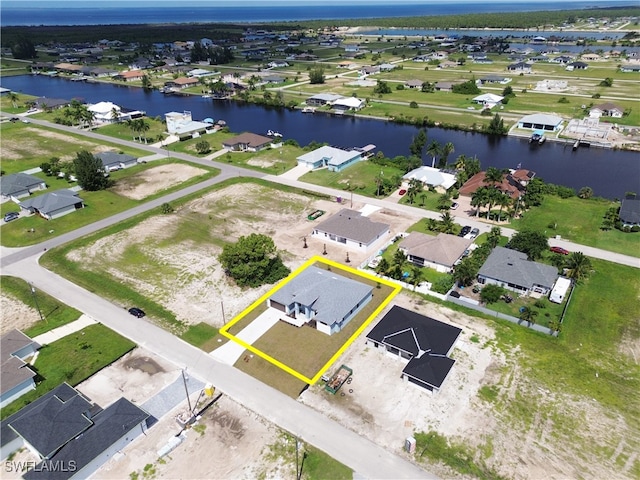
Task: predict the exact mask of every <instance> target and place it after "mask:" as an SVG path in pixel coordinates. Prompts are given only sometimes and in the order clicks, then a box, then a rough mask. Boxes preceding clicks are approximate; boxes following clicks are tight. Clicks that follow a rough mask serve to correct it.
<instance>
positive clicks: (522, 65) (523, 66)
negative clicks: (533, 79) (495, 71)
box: [507, 62, 532, 73]
mask: <svg viewBox="0 0 640 480" xmlns="http://www.w3.org/2000/svg"><path fill="white" fill-rule="evenodd" d="M531 67H532V65H531V64H530V63H527V62H516V63H512V64H511V65H507V70H509V71H510V72H521V73H531Z"/></svg>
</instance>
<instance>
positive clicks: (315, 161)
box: [297, 145, 362, 172]
mask: <svg viewBox="0 0 640 480" xmlns="http://www.w3.org/2000/svg"><path fill="white" fill-rule="evenodd" d="M297 160H298V165H304V166H306V167H307V168H308V169H309V170H313V169H316V168H321V167H327V168H328V170H329V171H332V172H340V171H342V170H344V169H345V168H347V167H348V166H350V165H353V164H354V163H356V162H359V161H360V160H362V152H361V151H358V150H354V149H352V150H344V149H341V148H337V147H331V146H328V145H324V146H322V147H320V148H316V149H315V150H313V151H311V152H308V153H305V154H303V155H300V156H299V157H298V158H297Z"/></svg>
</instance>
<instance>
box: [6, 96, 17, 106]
mask: <svg viewBox="0 0 640 480" xmlns="http://www.w3.org/2000/svg"><path fill="white" fill-rule="evenodd" d="M7 98H8V99H9V101H10V102H11V105H12V106H13V108H18V94H17V93H16V92H9V93H7Z"/></svg>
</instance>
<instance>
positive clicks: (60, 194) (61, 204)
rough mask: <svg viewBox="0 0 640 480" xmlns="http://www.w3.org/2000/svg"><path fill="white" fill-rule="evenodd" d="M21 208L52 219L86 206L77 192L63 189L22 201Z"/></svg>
mask: <svg viewBox="0 0 640 480" xmlns="http://www.w3.org/2000/svg"><path fill="white" fill-rule="evenodd" d="M20 208H22V209H23V210H27V211H28V212H29V213H36V214H38V215H40V216H41V217H43V218H45V219H47V220H52V219H54V218H58V217H62V216H63V215H66V214H68V213H71V212H74V211H76V210H78V209H80V208H84V201H83V200H82V199H81V198H80V197H79V196H78V193H77V192H74V191H72V190H67V189H62V190H56V191H55V192H51V193H45V194H43V195H39V196H37V197H35V198H30V199H28V200H25V201H24V202H20Z"/></svg>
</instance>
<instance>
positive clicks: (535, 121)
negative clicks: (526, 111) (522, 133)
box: [518, 113, 562, 132]
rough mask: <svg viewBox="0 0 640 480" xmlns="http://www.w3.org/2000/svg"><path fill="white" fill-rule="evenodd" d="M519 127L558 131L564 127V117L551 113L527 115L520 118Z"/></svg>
mask: <svg viewBox="0 0 640 480" xmlns="http://www.w3.org/2000/svg"><path fill="white" fill-rule="evenodd" d="M518 128H528V129H531V130H546V131H549V132H557V131H558V130H560V129H561V128H562V117H559V116H557V115H551V114H549V113H534V114H531V115H525V116H524V117H522V118H521V119H520V120H518Z"/></svg>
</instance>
